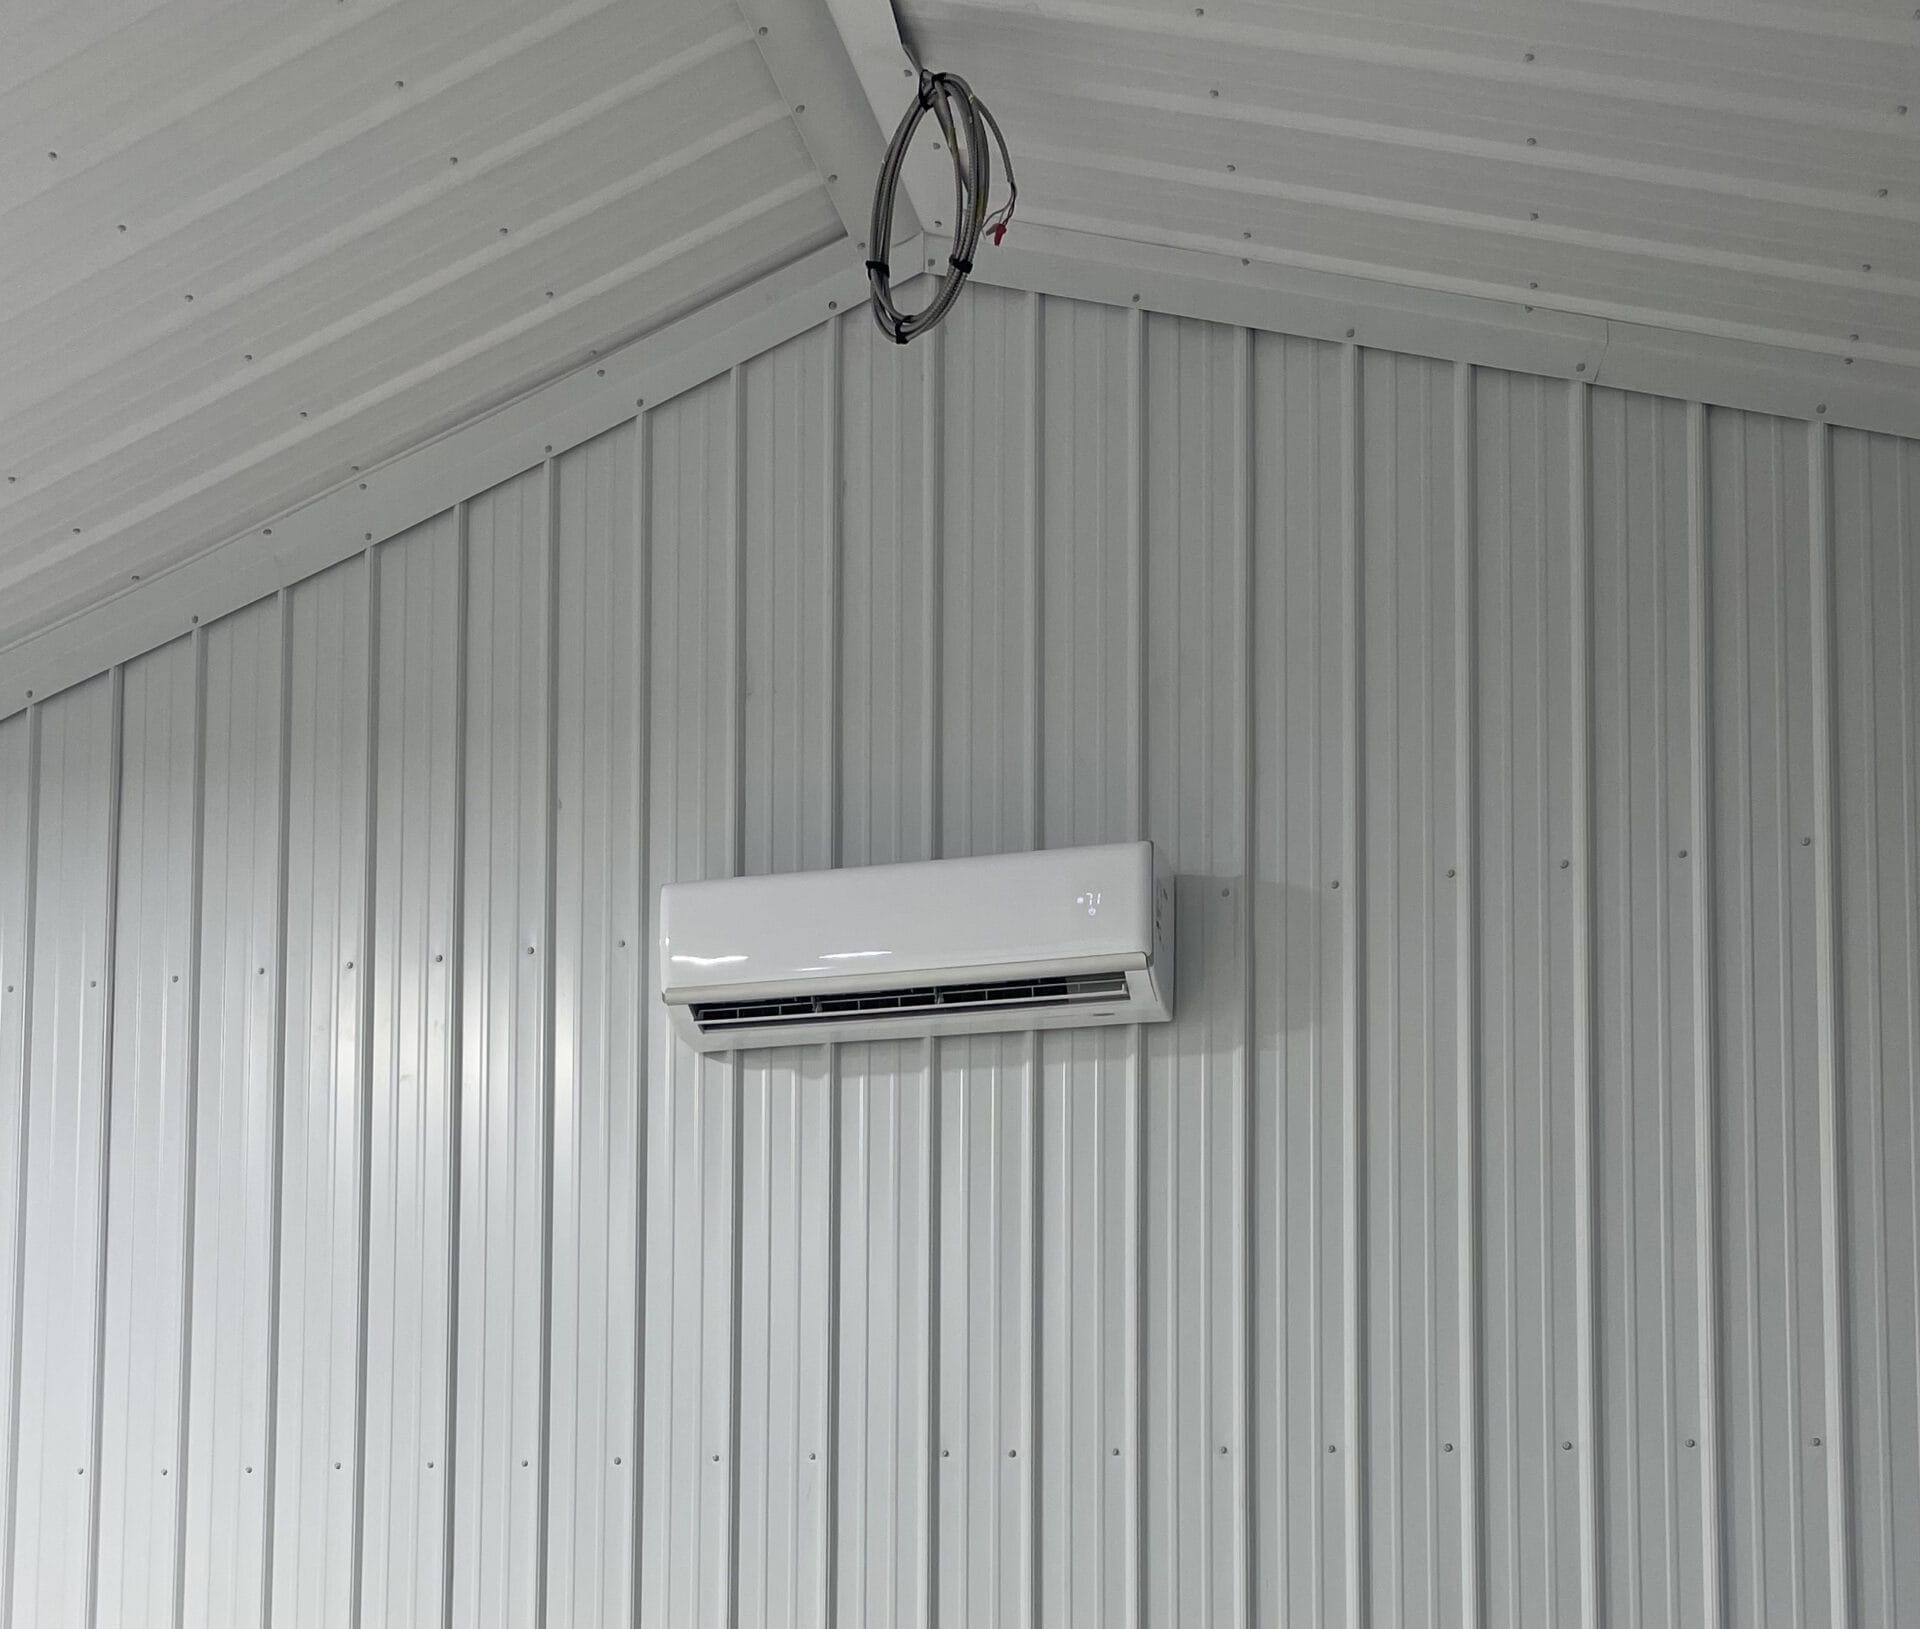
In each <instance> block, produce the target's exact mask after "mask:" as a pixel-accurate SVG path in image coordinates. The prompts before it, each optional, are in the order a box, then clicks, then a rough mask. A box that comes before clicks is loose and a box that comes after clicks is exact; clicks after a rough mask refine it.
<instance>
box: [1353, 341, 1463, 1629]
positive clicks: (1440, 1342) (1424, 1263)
mask: <svg viewBox="0 0 1920 1629" xmlns="http://www.w3.org/2000/svg"><path fill="white" fill-rule="evenodd" d="M1453 385H1454V381H1453V370H1452V369H1451V368H1450V367H1448V366H1446V365H1444V364H1441V363H1437V362H1427V361H1423V360H1420V359H1418V358H1413V357H1396V356H1392V355H1390V354H1387V353H1384V352H1375V353H1369V354H1368V356H1367V357H1366V360H1365V364H1364V366H1363V368H1362V372H1361V404H1362V425H1361V444H1362V447H1363V449H1364V454H1363V458H1364V468H1363V480H1364V486H1365V491H1366V505H1365V515H1364V520H1363V525H1362V531H1361V544H1360V552H1361V567H1360V597H1361V605H1362V607H1363V614H1362V624H1361V630H1360V639H1361V648H1362V652H1363V663H1364V666H1363V686H1362V691H1363V701H1362V713H1361V720H1360V739H1361V742H1362V763H1361V771H1360V773H1361V782H1362V785H1363V786H1364V788H1365V793H1364V796H1363V797H1362V800H1361V805H1360V819H1361V838H1360V841H1361V869H1360V876H1359V878H1358V886H1359V890H1360V892H1359V896H1358V900H1357V906H1358V909H1359V910H1360V912H1361V919H1362V927H1361V945H1362V955H1363V961H1362V964H1361V1002H1360V1007H1361V1019H1360V1022H1361V1035H1360V1042H1361V1057H1362V1059H1363V1060H1364V1068H1363V1071H1362V1080H1363V1082H1364V1088H1363V1089H1364V1103H1363V1107H1362V1123H1363V1137H1364V1141H1363V1145H1362V1148H1363V1152H1362V1160H1363V1163H1364V1165H1365V1168H1366V1171H1367V1200H1368V1202H1367V1207H1366V1212H1365V1215H1366V1229H1365V1234H1366V1237H1365V1244H1364V1246H1363V1254H1364V1258H1365V1267H1364V1278H1365V1284H1366V1292H1365V1293H1366V1300H1365V1321H1366V1327H1367V1346H1366V1357H1367V1364H1366V1375H1365V1393H1366V1403H1365V1410H1366V1419H1367V1438H1366V1472H1365V1474H1366V1491H1365V1498H1366V1502H1367V1507H1368V1509H1369V1510H1370V1511H1371V1512H1372V1513H1373V1521H1372V1523H1371V1533H1372V1542H1371V1555H1370V1558H1371V1565H1370V1568H1369V1572H1370V1578H1369V1584H1368V1594H1369V1599H1370V1601H1371V1604H1372V1607H1373V1610H1374V1611H1375V1612H1376V1613H1378V1614H1379V1615H1380V1617H1381V1618H1382V1619H1384V1620H1385V1621H1387V1622H1396V1623H1405V1624H1410V1625H1412V1624H1421V1625H1424V1624H1432V1623H1437V1622H1454V1621H1458V1618H1459V1615H1460V1603H1459V1599H1458V1580H1459V1577H1460V1569H1459V1565H1458V1558H1459V1556H1460V1533H1459V1529H1458V1525H1457V1517H1458V1510H1459V1500H1458V1498H1457V1496H1456V1494H1455V1492H1454V1489H1453V1488H1447V1489H1445V1490H1444V1491H1443V1488H1442V1479H1443V1477H1445V1478H1447V1479H1448V1480H1449V1481H1450V1480H1451V1477H1450V1475H1449V1473H1451V1472H1452V1470H1453V1468H1454V1466H1453V1462H1452V1461H1451V1460H1450V1459H1449V1456H1448V1450H1447V1447H1446V1446H1445V1445H1446V1444H1448V1443H1451V1442H1453V1441H1454V1439H1455V1437H1456V1436H1457V1427H1456V1426H1455V1425H1454V1424H1453V1423H1452V1422H1454V1421H1455V1420H1456V1419H1457V1416H1458V1409H1457V1398H1458V1386H1459V1380H1458V1372H1459V1366H1460V1358H1459V1354H1460V1347H1461V1342H1460V1334H1459V1320H1458V1313H1459V1301H1460V1296H1459V1272H1460V1264H1459V1262H1458V1260H1457V1259H1456V1258H1457V1244H1458V1238H1459V1228H1458V1225H1457V1222H1456V1218H1455V1213H1454V1207H1455V1205H1456V1203H1457V1201H1458V1193H1457V1189H1458V1181H1457V1177H1458V1140H1459V1138H1458V1129H1457V1124H1456V1116H1457V1112H1458V1104H1459V1092H1458V1088H1457V1083H1456V1080H1455V1071H1456V1069H1457V1068H1458V1063H1459V1054H1458V1046H1457V1038H1456V1028H1457V1025H1458V1022H1459V1013H1458V1007H1457V1004H1456V1001H1455V991H1454V987H1453V980H1452V978H1451V976H1450V965H1449V964H1450V962H1451V960H1452V957H1453V954H1454V947H1455V945H1456V943H1457V940H1458V933H1459V929H1458V919H1459V912H1460V899H1461V895H1462V891H1463V889H1464V888H1468V887H1471V886H1472V885H1473V880H1474V879H1473V871H1472V868H1471V867H1468V868H1466V879H1465V881H1464V882H1463V881H1462V878H1461V876H1460V872H1461V870H1462V867H1461V866H1460V863H1459V861H1460V855H1459V849H1458V843H1457V840H1456V836H1455V826H1456V819H1457V811H1458V802H1459V799H1458V795H1457V786H1458V781H1459V775H1460V762H1459V743H1458V739H1457V733H1456V729H1455V696H1454V686H1455V683H1456V678H1457V669H1458V661H1457V644H1458V640H1459V630H1458V629H1457V627H1456V626H1455V614H1456V598H1457V596H1456V592H1455V583H1454V573H1455V572H1456V570H1458V560H1457V558H1456V551H1455V548H1454V541H1455V540H1454V499H1453V493H1452V482H1453V480H1454V478H1455V474H1456V463H1455V459H1454V456H1453V450H1452V441H1453V437H1454V435H1455V434H1456V433H1458V432H1460V431H1461V430H1463V429H1465V428H1467V427H1465V426H1459V425H1456V424H1455V422H1454V402H1453ZM1443 1555H1444V1556H1445V1557H1446V1558H1447V1563H1448V1564H1447V1565H1446V1566H1445V1567H1444V1568H1443V1567H1442V1565H1441V1559H1442V1556H1443Z"/></svg>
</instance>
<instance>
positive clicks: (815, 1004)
mask: <svg viewBox="0 0 1920 1629" xmlns="http://www.w3.org/2000/svg"><path fill="white" fill-rule="evenodd" d="M1126 999H1127V975H1126V974H1125V973H1083V974H1075V975H1070V976H1066V977H1060V978H1037V979H998V980H994V981H992V982H990V983H982V984H915V985H905V986H901V987H900V988H897V989H889V990H849V991H847V992H846V993H844V994H841V995H805V996H774V997H770V998H768V999H766V1000H762V1001H696V1002H694V1003H693V1021H694V1023H696V1024H697V1025H699V1027H700V1028H701V1029H702V1030H703V1031H705V1032H706V1033H708V1034H715V1033H718V1032H721V1031H724V1030H747V1029H753V1028H755V1027H756V1026H759V1025H770V1024H778V1025H781V1026H783V1027H784V1026H787V1025H806V1024H835V1023H844V1022H845V1021H846V1020H848V1019H850V1018H901V1019H910V1018H912V1017H913V1016H914V1015H915V1014H917V1013H926V1014H935V1013H951V1012H967V1011H971V1012H982V1011H987V1012H1018V1011H1022V1010H1031V1009H1035V1008H1046V1007H1077V1006H1081V1005H1084V1004H1085V1003H1087V1002H1093V1001H1124V1000H1126Z"/></svg>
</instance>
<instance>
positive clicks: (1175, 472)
mask: <svg viewBox="0 0 1920 1629" xmlns="http://www.w3.org/2000/svg"><path fill="white" fill-rule="evenodd" d="M1251 339H1252V336H1251V335H1250V334H1247V333H1245V332H1243V331H1239V330H1234V329H1227V328H1221V327H1217V326H1212V325H1208V324H1205V323H1198V322H1191V321H1185V320H1179V321H1176V320H1173V319H1166V318H1159V317H1152V318H1149V319H1148V321H1147V335H1146V394H1147V402H1148V404H1149V415H1150V416H1149V421H1148V423H1149V434H1148V437H1147V445H1146V448H1145V454H1146V472H1145V479H1146V517H1147V603H1148V613H1147V627H1146V651H1145V658H1146V663H1147V708H1148V711H1147V777H1148V794H1147V824H1148V832H1149V834H1150V835H1151V836H1152V837H1153V839H1154V841H1155V842H1156V843H1157V844H1159V845H1161V846H1162V847H1163V849H1164V851H1165V854H1166V860H1167V865H1168V868H1169V870H1170V871H1172V872H1173V873H1174V895H1175V899H1174V909H1175V918H1176V922H1177V933H1178V937H1179V951H1178V954H1179V964H1178V969H1177V977H1178V979H1179V981H1180V988H1179V995H1178V998H1177V1006H1176V1011H1175V1017H1174V1021H1173V1023H1172V1024H1171V1025H1167V1026H1159V1025H1156V1026H1154V1027H1153V1028H1151V1029H1149V1030H1148V1031H1147V1032H1146V1036H1145V1042H1146V1058H1147V1077H1146V1101H1145V1114H1144V1129H1143V1139H1144V1143H1145V1146H1146V1149H1147V1155H1146V1162H1145V1163H1146V1196H1145V1198H1146V1205H1145V1216H1144V1224H1143V1225H1144V1236H1145V1243H1144V1249H1145V1253H1146V1258H1147V1267H1146V1307H1145V1317H1146V1331H1145V1347H1146V1400H1145V1407H1146V1429H1147V1440H1146V1442H1145V1443H1144V1444H1143V1449H1144V1452H1145V1455H1146V1512H1145V1519H1146V1542H1147V1546H1148V1550H1149V1553H1150V1554H1151V1555H1152V1557H1153V1560H1154V1563H1155V1564H1152V1565H1150V1566H1149V1567H1148V1569H1147V1581H1146V1595H1147V1599H1146V1615H1147V1617H1148V1618H1149V1620H1151V1621H1154V1622H1166V1623H1183V1624H1185V1623H1191V1624H1216V1623H1219V1624H1245V1623H1248V1622H1249V1621H1250V1608H1251V1602H1250V1600H1249V1596H1248V1586H1249V1582H1250V1578H1251V1568H1250V1566H1249V1550H1248V1544H1249V1539H1250V1534H1249V1530H1248V1502H1247V1486H1248V1476H1249V1471H1250V1465H1249V1463H1248V1459H1249V1454H1248V1449H1249V1443H1250V1440H1251V1439H1250V1435H1249V1422H1250V1415H1249V1391H1248V1379H1249V1377H1248V1373H1247V1359H1248V1352H1249V1338H1248V1337H1249V1322H1248V1312H1249V1309H1248V1295H1247V1286H1248V1283H1249V1265H1250V1247H1251V1239H1250V1236H1249V1225H1248V1223H1249V1204H1248V1149H1249V1146H1250V1135H1249V1134H1250V1116H1249V1112H1248V1111H1249V1100H1250V1082H1249V1078H1248V1077H1249V1067H1248V1065H1249V1059H1248V1057H1247V1028H1248V1025H1247V1019H1248V1012H1247V1005H1248V1003H1247V995H1248V981H1247V971H1248V969H1247V965H1246V957H1247V942H1246V934H1245V929H1246V927H1247V925H1248V918H1247V917H1246V914H1245V913H1246V911H1247V908H1248V907H1247V901H1246V897H1245V896H1246V887H1247V879H1248V876H1249V874H1250V871H1251V867H1250V865H1249V863H1248V862H1249V842H1248V838H1249V833H1248V830H1247V813H1248V797H1247V777H1248V771H1249V765H1248V763H1247V745H1248V732H1247V727H1246V720H1247V706H1248V701H1249V694H1248V687H1247V683H1246V676H1247V675H1246V662H1247V659H1248V656H1249V654H1250V653H1249V651H1248V649H1247V638H1248V634H1249V629H1248V626H1247V617H1248V605H1249V601H1248V595H1247V586H1248V581H1249V571H1250V568H1251V554H1250V551H1251V546H1252V526H1251V516H1250V513H1249V510H1248V500H1249V494H1250V492H1251V490H1252V487H1251V481H1252V469H1251V465H1250V456H1251V445H1250V438H1251V437H1252V435H1253V434H1254V430H1255V427H1254V423H1253V419H1252V344H1251Z"/></svg>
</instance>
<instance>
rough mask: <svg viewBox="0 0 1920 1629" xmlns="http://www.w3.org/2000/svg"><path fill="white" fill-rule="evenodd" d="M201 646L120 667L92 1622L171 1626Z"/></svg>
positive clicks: (182, 1360)
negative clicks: (110, 1096)
mask: <svg viewBox="0 0 1920 1629" xmlns="http://www.w3.org/2000/svg"><path fill="white" fill-rule="evenodd" d="M199 657H200V647H199V636H198V635H195V636H194V637H193V638H191V639H179V640H175V641H174V642H173V643H172V644H171V645H165V646H162V647H161V648H160V649H159V650H157V651H154V652H152V653H151V654H150V655H147V656H143V657H141V658H140V659H139V660H138V661H134V662H129V663H128V664H127V667H126V686H125V694H124V696H123V698H122V702H123V713H122V736H121V740H122V746H121V765H120V885H119V906H118V914H117V919H116V929H115V933H114V967H113V1052H112V1056H111V1059H110V1069H111V1072H112V1080H113V1117H112V1124H111V1126H110V1127H109V1129H108V1146H109V1148H110V1150H111V1158H110V1162H109V1165H108V1171H107V1215H108V1219H109V1222H110V1230H109V1232H108V1236H107V1277H106V1284H107V1298H106V1317H105V1323H104V1335H103V1346H102V1350H101V1375H100V1405H99V1406H100V1489H99V1499H100V1515H99V1535H98V1539H97V1541H96V1542H97V1546H98V1560H97V1563H96V1565H97V1569H98V1582H97V1585H96V1594H97V1603H96V1606H95V1611H96V1613H97V1615H98V1619H99V1621H101V1622H104V1623H115V1624H128V1625H134V1624H170V1623H171V1622H172V1621H173V1612H174V1594H175V1563H176V1559H177V1547H176V1543H175V1540H176V1519H177V1512H178V1509H179V1491H180V1478H179V1466H180V1453H179V1450H180V1445H181V1426H182V1423H183V1421H182V1414H181V1408H182V1404H183V1402H184V1401H185V1393H186V1387H185V1383H184V1381H185V1374H186V1364H187V1351H186V1345H185V1334H186V1310H187V1299H186V1282H187V1230H188V1217H189V1215H190V1214H191V1212H192V1205H193V1199H192V1194H193V1167H192V1163H191V1155H192V1146H193V1092H194V1078H193V1065H194V1050H193V1007H194V995H195V991H196V990H197V988H198V979H197V977H196V976H195V975H196V972H197V957H196V954H195V945H194V937H195V931H196V910H195V906H196V904H197V900H196V894H197V892H198V882H199V878H198V875H197V872H198V867H199V843H198V840H197V839H198V831H197V821H198V813H199V810H198V798H199V795H200V787H201V784H202V782H201V775H200V765H199V761H198V755H199V750H200V731H199V726H198V716H197V715H198V708H199V697H200V694H201V684H200V674H199Z"/></svg>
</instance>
